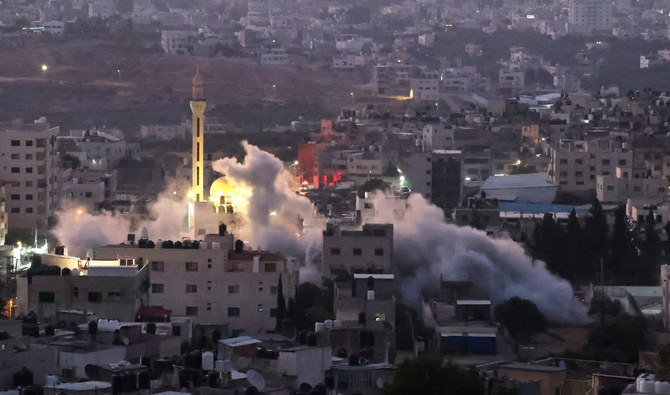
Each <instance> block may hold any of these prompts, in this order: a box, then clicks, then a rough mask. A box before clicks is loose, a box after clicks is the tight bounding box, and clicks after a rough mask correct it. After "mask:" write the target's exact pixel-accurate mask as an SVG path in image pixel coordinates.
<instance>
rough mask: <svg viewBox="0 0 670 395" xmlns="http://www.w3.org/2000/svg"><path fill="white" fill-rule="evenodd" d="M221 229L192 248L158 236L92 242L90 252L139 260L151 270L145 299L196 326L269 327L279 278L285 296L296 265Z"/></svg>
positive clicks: (290, 289)
mask: <svg viewBox="0 0 670 395" xmlns="http://www.w3.org/2000/svg"><path fill="white" fill-rule="evenodd" d="M221 233H222V234H219V235H212V234H209V235H206V236H205V237H204V240H203V241H200V242H198V241H193V242H192V243H196V244H197V245H198V247H199V248H195V249H194V248H192V247H190V246H191V245H193V244H190V245H189V247H190V248H184V247H183V246H184V244H182V243H181V242H177V243H178V244H177V243H173V242H171V241H169V242H168V241H165V242H161V241H159V242H158V245H157V246H156V248H140V246H139V245H137V244H122V245H109V246H102V247H98V248H95V249H94V258H95V259H111V258H114V257H117V256H123V257H128V259H135V260H141V261H142V262H144V263H145V264H146V265H147V266H149V272H150V276H151V285H150V296H149V303H150V304H151V305H154V306H163V307H164V308H166V309H169V310H172V314H173V315H174V316H188V317H192V319H193V322H194V323H195V324H197V325H200V326H219V327H222V326H223V327H225V328H226V329H227V331H228V334H229V335H230V334H233V335H234V336H236V335H237V334H239V333H242V332H247V333H262V332H265V331H269V330H274V328H275V323H276V322H275V320H276V319H275V314H276V307H277V292H278V286H279V279H280V277H281V279H282V285H283V289H284V293H285V297H286V298H287V299H288V298H289V297H290V296H293V293H294V290H295V288H296V286H297V284H298V272H297V267H296V265H295V264H293V262H292V261H289V260H287V259H286V258H284V257H283V256H282V255H279V254H275V253H270V252H262V251H247V250H244V249H243V244H242V242H241V241H238V242H237V243H236V245H235V247H236V248H235V249H233V244H234V243H233V235H231V234H229V233H226V232H225V231H222V232H221ZM179 244H181V246H179Z"/></svg>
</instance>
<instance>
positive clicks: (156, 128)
mask: <svg viewBox="0 0 670 395" xmlns="http://www.w3.org/2000/svg"><path fill="white" fill-rule="evenodd" d="M190 129H191V128H190V127H187V126H185V125H142V127H141V129H140V136H142V137H143V138H150V139H157V140H173V139H183V138H185V137H186V133H188V131H189V130H190Z"/></svg>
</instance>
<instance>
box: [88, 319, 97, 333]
mask: <svg viewBox="0 0 670 395" xmlns="http://www.w3.org/2000/svg"><path fill="white" fill-rule="evenodd" d="M88 334H89V335H97V334H98V322H97V321H91V322H89V323H88Z"/></svg>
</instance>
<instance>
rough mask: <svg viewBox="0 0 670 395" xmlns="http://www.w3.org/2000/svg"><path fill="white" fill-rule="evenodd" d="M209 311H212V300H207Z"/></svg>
mask: <svg viewBox="0 0 670 395" xmlns="http://www.w3.org/2000/svg"><path fill="white" fill-rule="evenodd" d="M207 311H212V302H207Z"/></svg>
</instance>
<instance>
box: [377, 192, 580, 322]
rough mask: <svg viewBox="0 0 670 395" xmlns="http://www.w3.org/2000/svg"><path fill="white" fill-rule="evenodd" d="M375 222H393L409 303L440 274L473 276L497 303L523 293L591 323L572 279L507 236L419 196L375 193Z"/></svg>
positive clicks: (557, 316) (561, 317)
mask: <svg viewBox="0 0 670 395" xmlns="http://www.w3.org/2000/svg"><path fill="white" fill-rule="evenodd" d="M373 199H374V206H375V209H376V210H375V211H376V214H375V216H374V219H373V221H374V222H382V223H393V224H394V240H393V243H394V246H393V249H394V252H393V254H394V257H393V260H394V264H395V268H396V273H397V274H398V277H399V278H401V284H400V287H401V293H402V297H403V300H404V301H405V303H408V304H412V305H415V306H418V305H419V303H420V301H421V299H420V298H421V295H422V292H424V291H433V292H435V291H437V290H438V289H439V285H440V282H439V280H440V277H442V278H443V279H444V280H449V281H472V282H473V283H474V287H475V288H476V290H478V291H479V292H481V293H483V294H486V295H488V296H489V297H490V298H491V301H492V303H493V304H497V303H500V302H503V301H505V300H506V299H508V298H510V297H513V296H519V297H521V298H525V299H529V300H532V301H533V302H534V303H535V304H536V305H537V306H538V308H539V309H540V311H542V313H543V314H545V315H546V316H548V317H550V318H552V319H554V320H557V321H561V322H575V323H584V322H588V321H589V318H588V315H587V311H586V307H585V306H583V305H582V304H581V303H580V302H579V301H578V300H577V299H576V298H575V297H574V295H573V290H572V287H571V286H570V284H569V283H568V282H567V281H566V280H564V279H561V278H559V277H557V276H554V275H553V274H551V273H550V272H549V271H548V270H547V269H546V266H545V264H544V262H541V261H532V259H531V258H530V257H529V256H528V255H526V254H525V252H524V250H523V248H522V247H521V246H520V245H519V244H517V243H516V242H514V241H512V240H508V239H492V238H490V237H488V236H486V234H485V233H484V232H482V231H479V230H476V229H473V228H470V227H458V226H456V225H453V224H448V223H446V222H445V221H444V214H443V212H442V210H441V209H440V208H438V207H436V206H433V205H431V204H430V203H428V202H427V201H426V200H425V199H423V197H421V196H420V195H412V196H410V198H409V199H408V200H407V201H401V202H402V203H406V208H405V209H404V211H405V212H404V215H398V214H397V213H398V210H397V208H398V204H399V203H400V202H398V201H397V200H394V199H387V198H385V197H383V196H380V195H376V196H375V197H373Z"/></svg>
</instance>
